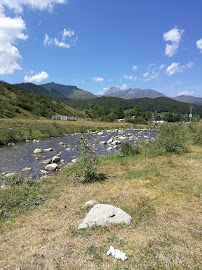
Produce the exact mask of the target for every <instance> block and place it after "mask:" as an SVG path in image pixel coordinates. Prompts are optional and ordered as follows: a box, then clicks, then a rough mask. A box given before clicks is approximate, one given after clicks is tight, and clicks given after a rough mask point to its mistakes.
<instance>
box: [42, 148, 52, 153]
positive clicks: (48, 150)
mask: <svg viewBox="0 0 202 270" xmlns="http://www.w3.org/2000/svg"><path fill="white" fill-rule="evenodd" d="M44 151H45V152H50V151H53V148H46V149H44Z"/></svg>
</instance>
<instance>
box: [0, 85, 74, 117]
mask: <svg viewBox="0 0 202 270" xmlns="http://www.w3.org/2000/svg"><path fill="white" fill-rule="evenodd" d="M54 114H62V115H68V116H77V115H79V112H78V111H77V110H75V109H73V108H71V107H69V106H68V105H66V104H64V103H61V102H59V101H55V100H52V99H48V98H45V97H43V96H42V95H39V94H35V93H32V92H30V91H27V90H22V89H18V88H16V87H14V86H13V85H11V84H8V83H5V82H0V117H2V118H13V117H19V118H22V117H26V118H39V117H44V118H51V116H52V115H54Z"/></svg>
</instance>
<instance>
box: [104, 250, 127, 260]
mask: <svg viewBox="0 0 202 270" xmlns="http://www.w3.org/2000/svg"><path fill="white" fill-rule="evenodd" d="M110 254H112V256H113V257H114V258H116V259H119V260H122V261H125V260H127V257H126V253H123V252H121V251H120V250H119V249H115V248H113V247H112V246H110V249H109V250H108V251H107V255H110Z"/></svg>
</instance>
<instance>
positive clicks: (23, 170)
mask: <svg viewBox="0 0 202 270" xmlns="http://www.w3.org/2000/svg"><path fill="white" fill-rule="evenodd" d="M31 170H32V168H27V167H25V168H23V169H22V172H30V171H31Z"/></svg>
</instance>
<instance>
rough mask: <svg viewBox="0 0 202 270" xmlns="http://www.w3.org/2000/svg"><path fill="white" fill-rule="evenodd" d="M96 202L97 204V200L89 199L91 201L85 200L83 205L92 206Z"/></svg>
mask: <svg viewBox="0 0 202 270" xmlns="http://www.w3.org/2000/svg"><path fill="white" fill-rule="evenodd" d="M96 204H98V202H97V201H95V200H91V201H87V202H86V203H85V206H94V205H96Z"/></svg>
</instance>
